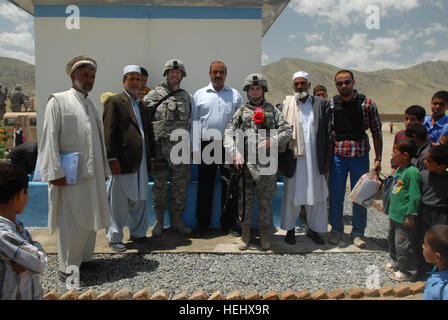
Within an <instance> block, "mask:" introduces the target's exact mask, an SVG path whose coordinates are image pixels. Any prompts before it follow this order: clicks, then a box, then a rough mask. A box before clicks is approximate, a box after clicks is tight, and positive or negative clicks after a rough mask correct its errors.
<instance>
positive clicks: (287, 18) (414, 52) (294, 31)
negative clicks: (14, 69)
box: [0, 0, 448, 71]
mask: <svg viewBox="0 0 448 320" xmlns="http://www.w3.org/2000/svg"><path fill="white" fill-rule="evenodd" d="M372 5H373V6H372ZM369 6H370V7H369ZM0 56H6V57H13V58H16V59H21V60H24V61H26V62H29V63H32V64H34V28H33V17H32V16H30V15H29V14H27V13H26V12H25V11H23V10H20V9H18V8H17V7H15V6H13V5H11V4H10V3H8V2H7V1H6V0H0ZM284 57H290V58H301V59H305V60H312V61H320V62H326V63H329V64H332V65H335V66H337V67H340V68H351V69H356V70H360V71H374V70H379V69H383V68H392V69H397V68H406V67H409V66H413V65H415V64H418V63H421V62H425V61H435V60H444V61H448V1H447V0H291V2H290V4H289V5H288V6H287V8H286V9H285V10H284V11H283V13H282V14H281V15H280V17H279V18H278V19H277V21H276V22H275V23H274V24H273V25H272V27H271V28H270V30H269V31H268V32H267V33H266V34H265V36H264V38H263V64H267V63H272V62H275V61H277V60H279V59H281V58H284Z"/></svg>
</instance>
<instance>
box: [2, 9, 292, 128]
mask: <svg viewBox="0 0 448 320" xmlns="http://www.w3.org/2000/svg"><path fill="white" fill-rule="evenodd" d="M9 2H11V3H13V4H15V5H17V6H18V7H20V8H22V9H24V10H25V11H27V12H28V13H30V14H32V15H34V24H35V57H36V104H37V118H38V119H37V123H38V132H40V128H41V124H42V119H43V114H44V108H45V106H46V102H47V99H48V97H49V95H50V94H51V93H53V92H59V91H65V90H67V89H68V88H69V87H70V86H71V82H70V79H69V77H68V76H67V75H66V74H65V66H66V64H67V62H68V61H69V60H70V59H72V58H73V57H75V56H78V55H81V54H87V55H89V56H91V57H93V58H94V59H95V60H96V61H97V62H98V71H97V75H96V81H95V86H94V89H93V91H92V92H91V98H92V99H93V101H94V102H95V103H96V104H97V106H98V107H100V110H101V109H102V106H101V104H100V102H99V97H100V96H101V94H102V93H103V92H107V91H111V92H121V90H122V89H123V86H122V70H123V67H124V66H125V65H128V64H137V65H141V66H143V67H145V68H146V69H147V70H148V71H149V74H150V75H149V82H148V84H149V87H154V86H155V85H157V84H159V83H160V82H161V81H162V67H163V65H164V63H165V61H166V60H168V59H172V58H177V59H180V60H182V61H183V62H184V64H185V66H186V71H187V77H186V78H185V79H184V80H183V81H182V84H181V85H182V87H183V88H185V89H186V90H187V91H188V92H190V93H194V92H195V91H196V90H197V89H199V88H201V87H203V86H205V85H207V84H208V83H209V81H210V79H209V76H208V71H209V66H210V63H211V62H212V61H213V60H222V61H224V62H225V63H226V65H227V67H228V77H227V82H226V84H227V85H229V86H231V87H234V88H236V89H238V90H240V92H241V87H242V83H243V81H244V78H245V77H246V76H247V75H248V74H250V73H255V72H261V39H262V36H263V35H264V34H265V33H266V32H267V30H268V29H269V27H270V26H271V25H272V24H273V23H274V21H275V19H276V18H277V17H278V16H279V15H280V13H281V12H282V10H283V9H284V8H285V7H286V5H287V4H288V2H289V0H245V1H232V0H221V1H218V0H202V1H191V0H185V1H182V0H174V1H162V0H130V1H125V0H9ZM244 96H245V95H243V97H244ZM39 136H40V133H39Z"/></svg>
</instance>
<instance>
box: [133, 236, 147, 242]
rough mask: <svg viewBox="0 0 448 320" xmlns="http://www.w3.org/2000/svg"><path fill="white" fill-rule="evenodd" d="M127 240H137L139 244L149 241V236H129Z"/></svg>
mask: <svg viewBox="0 0 448 320" xmlns="http://www.w3.org/2000/svg"><path fill="white" fill-rule="evenodd" d="M129 241H132V242H137V243H140V244H144V243H147V242H148V241H149V238H148V237H140V238H138V237H134V236H130V237H129Z"/></svg>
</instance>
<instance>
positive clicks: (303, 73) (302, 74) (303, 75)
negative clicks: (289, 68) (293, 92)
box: [292, 71, 310, 82]
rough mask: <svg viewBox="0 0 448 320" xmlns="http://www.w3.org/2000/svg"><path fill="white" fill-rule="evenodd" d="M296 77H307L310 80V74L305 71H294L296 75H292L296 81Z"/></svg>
mask: <svg viewBox="0 0 448 320" xmlns="http://www.w3.org/2000/svg"><path fill="white" fill-rule="evenodd" d="M296 78H305V79H306V80H307V81H308V82H310V75H309V74H308V73H306V72H305V71H299V72H296V73H294V75H293V76H292V80H293V81H294V79H296Z"/></svg>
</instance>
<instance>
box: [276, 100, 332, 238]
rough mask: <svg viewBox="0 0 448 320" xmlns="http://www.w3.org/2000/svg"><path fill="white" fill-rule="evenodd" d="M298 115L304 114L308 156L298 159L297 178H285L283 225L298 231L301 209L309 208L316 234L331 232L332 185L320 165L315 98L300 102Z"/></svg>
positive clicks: (309, 219) (284, 228)
mask: <svg viewBox="0 0 448 320" xmlns="http://www.w3.org/2000/svg"><path fill="white" fill-rule="evenodd" d="M297 112H301V113H302V126H303V138H304V144H305V155H304V156H300V157H298V158H297V164H296V171H295V173H294V176H293V177H292V178H291V179H288V178H285V179H284V190H283V198H282V215H281V221H280V226H281V228H282V229H283V230H292V229H294V228H295V225H296V221H297V218H298V217H299V214H300V209H301V206H302V205H305V209H306V212H307V220H308V226H309V228H310V229H311V230H312V231H314V232H327V224H328V212H327V211H328V210H327V197H328V186H327V181H326V180H325V176H324V175H321V174H320V173H319V168H318V165H317V152H316V148H317V146H316V132H317V128H316V127H315V125H314V123H315V122H314V114H313V106H312V104H311V97H308V100H307V101H306V102H305V103H304V104H303V103H302V102H301V101H298V107H297Z"/></svg>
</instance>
